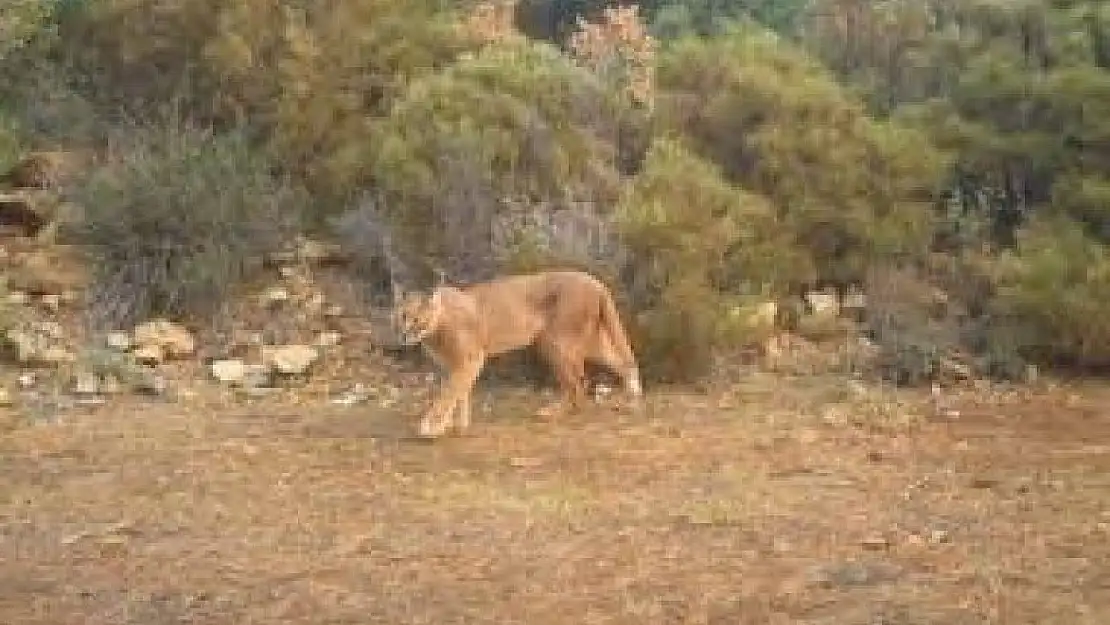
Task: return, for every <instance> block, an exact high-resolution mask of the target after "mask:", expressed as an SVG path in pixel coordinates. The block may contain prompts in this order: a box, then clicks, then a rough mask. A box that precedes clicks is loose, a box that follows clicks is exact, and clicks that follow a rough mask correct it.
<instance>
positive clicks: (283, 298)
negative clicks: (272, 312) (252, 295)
mask: <svg viewBox="0 0 1110 625" xmlns="http://www.w3.org/2000/svg"><path fill="white" fill-rule="evenodd" d="M288 301H289V290H288V289H286V288H284V287H280V286H275V287H271V288H269V289H266V291H265V292H264V293H263V294H262V305H263V306H265V307H267V308H270V307H274V306H278V305H280V304H284V303H285V302H288Z"/></svg>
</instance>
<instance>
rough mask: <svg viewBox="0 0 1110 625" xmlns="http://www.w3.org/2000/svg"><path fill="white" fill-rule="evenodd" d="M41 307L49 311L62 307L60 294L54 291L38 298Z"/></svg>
mask: <svg viewBox="0 0 1110 625" xmlns="http://www.w3.org/2000/svg"><path fill="white" fill-rule="evenodd" d="M39 301H40V302H41V303H42V307H43V308H45V309H47V310H49V311H50V312H57V311H58V309H60V308H61V307H62V296H61V295H58V294H56V293H48V294H46V295H43V296H42V297H40V298H39Z"/></svg>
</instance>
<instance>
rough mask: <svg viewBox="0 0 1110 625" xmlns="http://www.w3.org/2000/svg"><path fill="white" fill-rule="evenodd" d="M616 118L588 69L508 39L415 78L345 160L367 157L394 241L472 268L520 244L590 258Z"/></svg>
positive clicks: (492, 267)
mask: <svg viewBox="0 0 1110 625" xmlns="http://www.w3.org/2000/svg"><path fill="white" fill-rule="evenodd" d="M620 120H621V104H620V102H619V101H618V99H617V98H616V97H615V96H613V95H612V94H611V93H609V92H608V91H606V89H605V88H604V86H603V85H602V83H601V82H600V81H599V80H598V79H597V78H596V77H595V76H594V75H593V74H591V73H590V72H589V71H588V70H586V69H583V68H580V67H578V66H576V65H575V64H574V63H573V62H571V61H570V60H569V59H568V58H566V57H564V56H562V55H561V54H560V53H559V52H558V50H557V49H555V48H553V47H551V46H549V45H547V44H537V43H529V42H519V41H506V42H501V43H495V44H491V45H490V46H488V47H486V48H485V49H483V50H482V51H481V52H479V53H478V54H476V55H475V56H473V57H472V58H468V59H464V60H462V61H460V62H459V63H457V64H456V65H454V66H452V67H451V68H449V69H447V70H444V71H442V72H438V73H436V74H432V75H429V76H426V77H424V78H422V79H421V80H417V81H414V82H413V83H411V84H410V85H409V88H408V89H407V90H406V92H405V93H404V95H403V96H401V97H400V98H399V99H398V101H397V103H396V104H395V106H394V107H393V109H392V112H391V115H390V116H389V118H387V119H384V120H382V121H381V123H379V124H377V125H376V127H375V129H374V140H373V141H372V142H368V143H366V144H364V145H363V146H361V151H360V152H358V154H359V156H358V157H357V158H352V159H351V160H352V162H363V163H367V164H368V165H369V167H368V168H367V170H368V171H366V172H365V174H364V175H365V176H366V180H367V182H372V183H373V184H374V185H375V186H376V187H377V188H378V190H379V191H380V192H381V193H382V194H383V195H384V196H385V198H386V202H385V203H384V205H383V212H384V213H385V214H386V216H387V218H388V219H389V221H390V223H391V225H392V226H393V227H394V228H395V229H396V233H397V237H398V246H399V247H402V248H404V249H405V250H406V251H407V252H408V253H409V255H410V257H413V258H421V257H427V258H431V259H433V260H434V261H435V262H437V263H440V264H441V265H442V266H443V267H444V268H445V269H446V270H447V271H448V272H449V273H450V274H451V275H452V276H453V277H458V278H465V279H476V278H481V277H488V276H489V275H491V274H493V273H495V272H496V271H498V270H501V269H503V268H505V267H506V266H511V265H516V264H519V263H521V262H522V261H523V260H524V259H522V258H519V256H521V255H523V256H531V255H535V254H538V255H539V256H541V257H543V256H546V257H548V258H552V257H559V258H561V259H563V260H568V261H578V262H587V261H588V260H589V258H590V257H591V256H592V255H594V253H595V252H596V249H594V248H596V247H597V246H595V245H590V244H588V241H589V239H591V238H594V239H597V245H598V246H600V245H603V244H604V239H605V238H606V237H605V233H604V232H603V230H604V225H603V223H604V220H603V219H602V218H601V215H600V213H601V212H602V209H603V208H604V206H605V205H606V204H611V203H612V201H613V200H615V199H616V196H617V192H618V187H619V175H618V172H617V152H616V150H615V148H614V138H615V135H616V133H617V132H618V131H619V128H620ZM583 242H587V244H586V245H582V243H583ZM534 260H541V259H534ZM525 264H527V263H525Z"/></svg>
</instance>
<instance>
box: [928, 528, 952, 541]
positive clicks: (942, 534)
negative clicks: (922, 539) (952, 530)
mask: <svg viewBox="0 0 1110 625" xmlns="http://www.w3.org/2000/svg"><path fill="white" fill-rule="evenodd" d="M948 541H949V537H948V532H946V531H944V530H933V531H931V532H929V542H931V543H933V544H934V545H939V544H943V543H947V542H948Z"/></svg>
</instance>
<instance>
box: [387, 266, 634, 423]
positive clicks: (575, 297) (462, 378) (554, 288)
mask: <svg viewBox="0 0 1110 625" xmlns="http://www.w3.org/2000/svg"><path fill="white" fill-rule="evenodd" d="M394 321H395V323H396V324H397V326H398V329H399V330H400V333H401V340H402V342H404V343H406V344H409V345H413V344H418V343H419V344H423V346H424V348H425V349H426V350H427V351H428V353H429V354H430V355H431V356H432V358H433V359H435V360H436V361H437V363H438V364H439V366H440V367H441V368H442V369H444V370H446V372H447V379H446V383H445V384H444V386H443V388H442V389H441V391H440V393H439V394H438V396H437V397H436V398H435V400H434V401H433V402H432V405H431V407H430V408H429V409H428V411H427V412H426V413H425V414H424V416H423V418H422V419H421V420H420V425H419V434H420V435H421V436H425V437H435V436H439V435H442V434H444V433H445V432H446V431H447V430H448V429H450V428H451V426H452V425H454V427H455V429H456V430H459V431H462V430H465V429H466V428H468V427H469V426H470V403H471V398H470V396H471V391H472V390H473V387H474V383H475V381H477V379H478V375H479V374H480V373H481V371H482V367H483V365H484V364H485V362H486V359H487V358H488V357H490V356H496V355H498V354H503V353H505V352H509V351H512V350H516V349H521V348H524V347H528V346H530V345H533V344H535V345H536V346H537V347H538V348H539V350H540V353H541V355H542V356H543V357H544V359H545V360H546V361H547V362H548V364H549V365H550V366H551V367H552V369H553V370H554V373H555V377H556V379H557V381H558V383H559V387H560V390H561V391H562V398H561V400H560V401H559V402H557V405H556V406H553V407H547V408H545V409H544V412H545V413H548V414H550V413H553V412H556V411H558V410H560V409H566V408H577V407H578V406H579V404H580V401H581V398H582V395H583V392H584V385H585V363H586V361H592V362H596V363H598V364H601V365H604V366H606V367H609V368H611V369H613V371H614V372H615V373H617V374H618V375H620V377H621V380H622V382H623V383H624V387H625V390H626V391H627V392H628V393H629V394H630V395H632V397H634V398H635V399H636V400H637V401H639V399H640V398H641V397H642V395H643V389H642V386H641V382H640V371H639V367H638V366H637V364H636V358H635V355H634V354H633V353H632V347H631V346H630V345H629V342H628V338H627V336H626V335H625V331H624V327H623V326H622V324H621V321H620V317H619V315H618V313H617V308H616V305H615V304H614V303H613V297H612V294H611V293H610V292H609V289H608V288H607V287H606V286H605V285H604V284H602V283H601V282H600V281H599V280H598V279H597V278H594V277H593V276H591V275H590V274H588V273H585V272H581V271H545V272H541V273H533V274H526V275H514V276H506V277H502V278H497V279H495V280H492V281H489V282H481V283H475V284H468V285H461V286H449V285H443V284H441V285H440V286H437V287H435V288H434V289H432V290H431V292H430V293H406V294H401V295H399V296H398V301H397V305H396V308H395V310H394ZM453 413H454V414H456V416H455V417H454V418H453V419H452V414H453Z"/></svg>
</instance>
